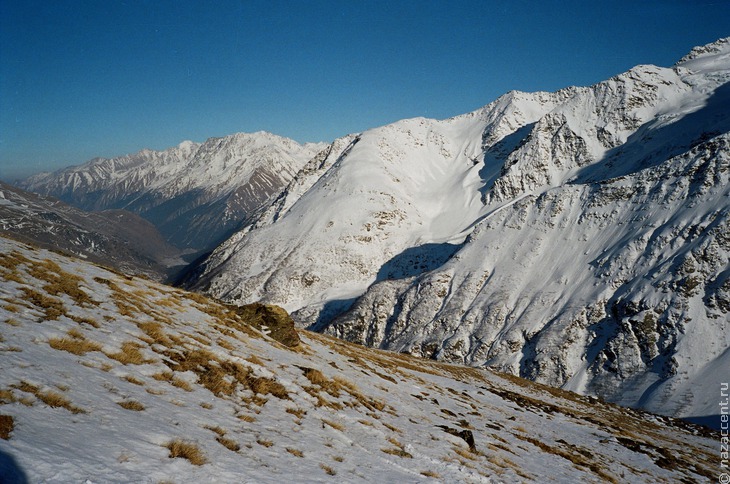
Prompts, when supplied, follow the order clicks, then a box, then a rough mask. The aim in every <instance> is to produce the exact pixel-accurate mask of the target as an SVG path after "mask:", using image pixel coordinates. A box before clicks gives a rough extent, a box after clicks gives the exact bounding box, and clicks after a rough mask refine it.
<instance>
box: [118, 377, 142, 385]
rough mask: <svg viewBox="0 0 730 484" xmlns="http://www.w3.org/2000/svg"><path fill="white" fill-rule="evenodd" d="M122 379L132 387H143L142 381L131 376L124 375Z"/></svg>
mask: <svg viewBox="0 0 730 484" xmlns="http://www.w3.org/2000/svg"><path fill="white" fill-rule="evenodd" d="M123 379H124V380H127V381H128V382H129V383H132V384H134V385H139V386H142V385H144V382H143V381H142V380H140V379H139V378H137V377H135V376H132V375H125V376H124V377H123Z"/></svg>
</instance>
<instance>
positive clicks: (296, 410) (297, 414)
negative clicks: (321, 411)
mask: <svg viewBox="0 0 730 484" xmlns="http://www.w3.org/2000/svg"><path fill="white" fill-rule="evenodd" d="M286 413H290V414H292V415H294V416H295V417H296V418H299V419H301V418H302V417H304V416H305V415H306V414H307V411H306V410H304V409H301V408H291V407H289V408H287V409H286Z"/></svg>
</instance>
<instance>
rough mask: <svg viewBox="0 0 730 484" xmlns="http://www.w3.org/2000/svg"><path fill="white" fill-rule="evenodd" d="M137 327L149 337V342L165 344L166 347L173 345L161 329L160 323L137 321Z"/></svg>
mask: <svg viewBox="0 0 730 484" xmlns="http://www.w3.org/2000/svg"><path fill="white" fill-rule="evenodd" d="M137 327H138V328H139V329H141V330H142V331H143V332H144V334H146V335H147V336H148V337H149V338H150V341H149V344H153V343H157V344H159V345H162V346H167V347H168V348H169V347H171V346H172V345H173V343H172V341H171V340H170V338H169V337H168V336H167V334H166V333H165V332H164V331H163V330H162V325H161V324H160V323H156V322H144V323H137Z"/></svg>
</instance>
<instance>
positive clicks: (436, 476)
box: [421, 471, 441, 479]
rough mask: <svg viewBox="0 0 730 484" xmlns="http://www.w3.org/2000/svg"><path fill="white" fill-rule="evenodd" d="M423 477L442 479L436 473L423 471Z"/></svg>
mask: <svg viewBox="0 0 730 484" xmlns="http://www.w3.org/2000/svg"><path fill="white" fill-rule="evenodd" d="M421 475H422V476H426V477H433V478H434V479H440V478H441V476H440V475H438V474H437V473H436V472H434V471H421Z"/></svg>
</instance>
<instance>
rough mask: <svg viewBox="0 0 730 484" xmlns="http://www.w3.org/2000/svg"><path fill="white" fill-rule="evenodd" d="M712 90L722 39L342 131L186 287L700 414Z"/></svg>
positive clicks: (717, 155) (723, 353) (717, 119)
mask: <svg viewBox="0 0 730 484" xmlns="http://www.w3.org/2000/svg"><path fill="white" fill-rule="evenodd" d="M728 81H730V41H729V39H721V40H719V41H717V42H715V43H713V44H710V45H708V46H703V47H698V48H695V49H694V50H693V51H692V52H691V53H690V54H689V55H688V56H685V57H684V58H683V59H681V60H680V61H679V62H678V63H677V64H676V65H674V66H672V67H670V68H663V67H657V66H651V65H642V66H637V67H635V68H633V69H631V70H630V71H628V72H625V73H623V74H619V75H617V76H615V77H613V78H611V79H609V80H607V81H604V82H601V83H598V84H596V85H593V86H590V87H570V88H567V89H563V90H560V91H558V92H554V93H548V92H538V93H523V92H510V93H508V94H505V95H504V96H502V97H500V98H499V99H497V100H496V101H494V102H492V103H490V104H489V105H487V106H485V107H484V108H482V109H479V110H477V111H475V112H472V113H469V114H466V115H463V116H458V117H455V118H452V119H448V120H443V121H437V120H432V119H423V118H418V119H408V120H403V121H399V122H397V123H394V124H392V125H389V126H385V127H381V128H377V129H373V130H370V131H367V132H364V133H361V134H357V135H353V136H349V137H346V138H343V139H340V140H337V141H335V142H334V143H333V144H332V145H331V146H330V148H329V150H327V151H323V152H321V153H320V155H319V156H317V157H315V158H314V159H312V160H311V161H310V162H309V163H308V164H307V165H306V166H305V167H304V168H303V169H302V170H301V171H300V172H299V173H298V174H297V176H296V177H295V178H294V179H293V180H292V181H291V183H290V184H289V185H288V187H287V188H286V189H285V190H284V191H283V193H282V194H281V195H280V196H279V198H278V199H277V200H276V201H274V202H273V203H272V204H271V205H270V206H269V207H268V209H266V210H265V211H263V212H262V213H261V215H260V216H259V217H258V219H257V220H256V221H255V222H254V223H253V224H251V225H250V226H248V227H246V228H245V229H244V230H242V231H240V232H239V233H237V234H235V235H233V236H232V237H231V238H230V239H229V240H227V241H226V242H225V243H224V244H222V245H221V246H220V247H219V248H218V249H217V250H216V251H214V253H213V254H212V255H211V256H210V257H209V258H208V259H207V261H205V263H204V264H203V265H202V266H201V267H199V268H198V273H197V275H198V277H199V278H198V280H197V284H196V285H195V287H197V288H202V289H205V290H207V291H208V293H210V294H212V295H214V296H215V297H217V298H221V299H223V300H226V301H228V302H233V303H246V302H251V301H254V300H259V299H262V300H264V301H267V302H271V303H275V304H280V305H282V306H284V307H285V308H287V309H288V310H290V311H294V316H295V318H296V319H297V320H298V322H299V323H300V324H303V325H306V326H309V327H311V328H313V329H316V330H319V331H324V332H327V333H330V334H335V335H338V336H340V337H343V338H345V339H348V340H352V341H357V342H360V343H364V344H367V345H371V346H376V347H380V348H387V349H392V350H396V351H404V352H409V353H412V354H416V355H420V356H425V357H431V358H437V359H443V360H449V361H458V362H466V363H468V364H471V365H476V366H482V365H487V366H493V367H496V368H499V369H501V370H505V371H508V372H511V373H514V374H518V375H521V376H525V377H528V378H531V379H534V380H537V381H540V382H544V383H548V384H550V385H554V386H562V387H565V388H570V389H574V390H577V391H579V392H582V393H586V394H591V395H598V396H601V397H604V398H606V399H609V400H612V401H616V402H620V403H622V404H625V405H631V406H638V407H643V408H648V409H652V410H654V411H658V412H663V413H666V414H671V415H680V416H694V417H702V416H706V415H716V414H717V401H716V400H717V388H719V386H718V385H719V381H720V378H721V372H719V371H718V370H719V369H725V370H726V369H727V368H729V367H730V359H729V358H730V349H729V348H730V332H729V331H728V324H730V323H729V321H728V312H730V282H729V280H728V276H729V274H730V266H729V264H728V253H729V252H730V239H728V233H729V232H730V231H728V212H729V211H730V208H729V207H730V203H728V202H729V201H730V198H729V197H730V191H729V188H728V171H729V170H728V157H729V150H728V148H729V143H730V134H729V133H730V84H728ZM348 309H349V310H348ZM725 373H726V372H725Z"/></svg>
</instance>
